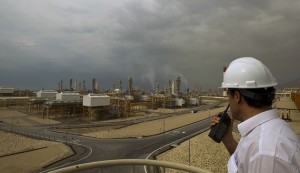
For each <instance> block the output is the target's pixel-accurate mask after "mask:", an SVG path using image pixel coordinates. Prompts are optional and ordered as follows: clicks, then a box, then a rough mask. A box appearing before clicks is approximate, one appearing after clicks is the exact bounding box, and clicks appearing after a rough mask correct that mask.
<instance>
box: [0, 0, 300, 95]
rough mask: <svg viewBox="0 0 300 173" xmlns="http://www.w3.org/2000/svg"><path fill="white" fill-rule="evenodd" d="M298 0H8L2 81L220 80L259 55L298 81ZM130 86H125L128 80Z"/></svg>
mask: <svg viewBox="0 0 300 173" xmlns="http://www.w3.org/2000/svg"><path fill="white" fill-rule="evenodd" d="M299 9H300V1H299V0H251V1H250V0H222V1H220V0H178V1H177V0H0V86H5V87H15V88H31V89H41V88H45V89H53V88H55V87H57V84H58V82H59V81H60V80H63V81H64V83H65V84H68V82H69V79H70V78H73V81H77V82H79V81H82V80H86V81H87V85H88V86H90V85H91V81H92V79H93V78H96V79H97V81H98V82H99V84H100V87H102V88H110V87H111V86H112V83H116V84H118V81H119V80H122V81H123V84H124V85H127V79H128V77H129V76H132V77H133V84H134V86H135V87H140V88H141V87H149V88H152V85H153V84H156V83H157V82H159V83H160V84H161V85H162V86H163V85H164V84H166V83H167V80H168V79H170V80H175V78H176V76H177V75H179V76H181V78H182V81H183V88H187V87H188V88H193V87H198V86H200V87H201V88H202V89H203V90H206V89H209V88H212V89H216V88H217V87H219V86H220V84H221V82H222V73H223V72H222V68H223V67H224V66H227V65H228V64H229V63H230V62H231V61H232V60H233V59H235V58H238V57H243V56H252V57H255V58H257V59H259V60H261V61H262V62H263V63H265V64H266V65H267V66H268V67H269V68H270V70H271V71H272V73H273V75H274V76H275V78H276V79H277V81H278V83H279V84H281V86H289V85H295V84H297V85H299V84H300V80H299V78H300V77H299V74H300V48H299V47H300V10H299ZM124 87H125V86H124Z"/></svg>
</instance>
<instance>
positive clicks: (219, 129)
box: [208, 105, 231, 143]
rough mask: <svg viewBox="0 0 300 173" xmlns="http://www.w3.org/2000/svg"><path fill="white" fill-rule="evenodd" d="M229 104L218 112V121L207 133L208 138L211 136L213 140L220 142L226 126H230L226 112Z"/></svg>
mask: <svg viewBox="0 0 300 173" xmlns="http://www.w3.org/2000/svg"><path fill="white" fill-rule="evenodd" d="M228 108H229V105H228V106H227V108H226V109H225V111H224V112H222V113H220V114H219V117H220V122H219V123H218V124H216V125H215V126H213V127H212V128H211V130H210V132H209V134H208V136H209V137H210V138H212V139H213V140H214V141H215V142H218V143H220V142H221V141H222V139H223V137H224V134H225V133H226V131H227V129H228V127H229V126H230V123H231V119H230V117H229V116H228V114H227V111H228Z"/></svg>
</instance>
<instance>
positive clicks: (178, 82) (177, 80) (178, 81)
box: [176, 76, 181, 94]
mask: <svg viewBox="0 0 300 173" xmlns="http://www.w3.org/2000/svg"><path fill="white" fill-rule="evenodd" d="M180 85H181V79H180V76H177V77H176V92H177V93H176V94H179V93H180Z"/></svg>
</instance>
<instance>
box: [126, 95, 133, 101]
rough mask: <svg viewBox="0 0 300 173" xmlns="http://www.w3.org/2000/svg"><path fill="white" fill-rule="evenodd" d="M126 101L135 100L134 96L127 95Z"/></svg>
mask: <svg viewBox="0 0 300 173" xmlns="http://www.w3.org/2000/svg"><path fill="white" fill-rule="evenodd" d="M125 99H126V100H134V98H133V96H132V95H125Z"/></svg>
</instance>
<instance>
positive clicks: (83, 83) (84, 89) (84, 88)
mask: <svg viewBox="0 0 300 173" xmlns="http://www.w3.org/2000/svg"><path fill="white" fill-rule="evenodd" d="M82 85H83V86H82V87H83V91H86V87H85V80H83V81H82Z"/></svg>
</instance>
